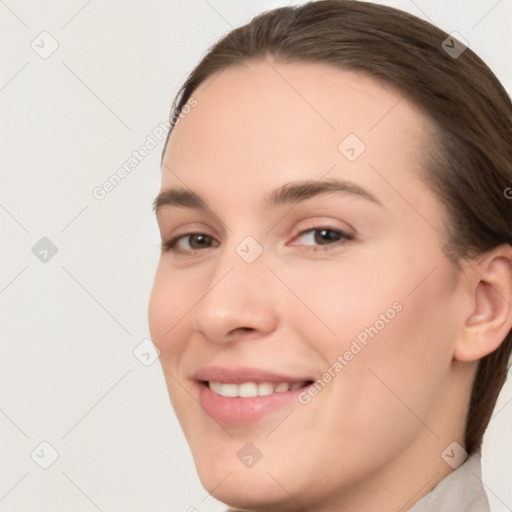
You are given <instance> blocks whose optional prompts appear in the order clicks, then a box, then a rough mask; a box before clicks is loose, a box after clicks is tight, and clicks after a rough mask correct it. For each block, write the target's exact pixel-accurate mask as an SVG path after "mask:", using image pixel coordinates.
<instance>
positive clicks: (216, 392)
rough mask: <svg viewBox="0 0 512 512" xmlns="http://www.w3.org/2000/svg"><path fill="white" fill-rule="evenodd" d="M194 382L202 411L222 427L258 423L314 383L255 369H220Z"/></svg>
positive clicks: (198, 376)
mask: <svg viewBox="0 0 512 512" xmlns="http://www.w3.org/2000/svg"><path fill="white" fill-rule="evenodd" d="M194 380H195V382H196V387H197V391H198V395H199V401H200V403H201V406H202V408H203V410H204V411H205V412H206V413H207V414H208V415H209V416H210V417H212V418H213V419H214V420H215V421H217V422H218V423H222V424H226V425H247V424H253V423H255V422H258V421H259V420H261V419H263V418H264V417H266V416H268V415H271V414H272V413H273V412H275V411H277V410H280V409H283V408H285V407H286V406H289V405H290V403H292V404H293V403H294V400H293V399H294V398H295V397H296V396H297V395H298V394H299V393H301V392H302V391H303V390H304V389H306V388H307V387H308V386H310V385H311V384H313V382H314V380H313V379H311V378H297V377H292V376H290V375H284V374H277V373H272V372H268V371H265V370H259V369H252V368H236V369H233V368H231V369H227V368H220V367H209V368H205V369H203V370H200V371H199V372H197V373H196V374H195V375H194ZM295 403H297V402H296V400H295Z"/></svg>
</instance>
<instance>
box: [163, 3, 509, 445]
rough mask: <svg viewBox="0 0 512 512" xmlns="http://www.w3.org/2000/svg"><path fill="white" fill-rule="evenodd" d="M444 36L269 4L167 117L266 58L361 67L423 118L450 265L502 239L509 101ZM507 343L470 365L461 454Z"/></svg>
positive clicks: (481, 423)
mask: <svg viewBox="0 0 512 512" xmlns="http://www.w3.org/2000/svg"><path fill="white" fill-rule="evenodd" d="M448 37H449V36H448V34H447V33H445V32H444V31H442V30H440V29H439V28H437V27H435V26H434V25H431V24H430V23H427V22H425V21H423V20H421V19H419V18H416V17H415V16H413V15H411V14H408V13H405V12H403V11H400V10H397V9H394V8H391V7H387V6H382V5H377V4H372V3H367V2H358V1H355V0H320V1H315V2H309V3H306V4H304V5H302V6H299V7H283V8H278V9H274V10H272V11H269V12H265V13H263V14H260V15H259V16H257V17H255V18H254V19H253V20H252V21H251V22H250V23H248V24H246V25H244V26H242V27H239V28H236V29H234V30H232V31H231V32H230V33H228V34H227V35H226V36H224V37H223V38H222V39H220V40H219V41H218V42H217V43H216V44H215V45H213V46H212V47H211V48H210V50H209V51H208V53H207V54H206V55H205V56H204V57H203V59H202V60H201V62H200V63H199V64H198V66H197V67H196V68H195V69H194V70H193V71H192V73H191V74H190V75H189V77H188V79H187V80H186V81H185V83H184V84H183V86H182V87H181V89H180V91H179V92H178V95H177V96H176V98H175V100H174V103H173V109H172V112H173V114H174V115H173V119H177V118H178V116H179V114H180V113H181V110H182V108H183V106H184V105H185V104H186V102H187V101H188V100H189V99H190V97H191V95H192V93H193V92H194V91H195V90H196V88H197V87H198V86H199V85H200V84H201V83H203V82H204V81H205V80H206V79H207V78H209V77H213V75H215V74H216V73H218V72H220V71H222V70H224V69H226V68H227V67H228V66H231V65H235V64H240V63H243V62H244V61H247V60H249V59H254V58H265V57H266V56H272V57H274V58H275V59H276V60H281V61H284V62H286V61H288V62H291V61H293V62H308V61H309V62H315V63H326V64H331V65H334V66H338V67H342V68H345V69H351V70H357V71H362V72H364V73H366V74H368V75H370V76H373V77H375V78H377V79H379V80H382V81H384V82H385V83H388V84H390V85H392V86H394V87H395V88H396V89H398V90H399V91H401V92H402V94H404V96H407V97H408V99H410V101H412V102H414V103H415V104H416V105H417V106H418V107H420V108H421V109H422V111H423V112H424V113H425V114H426V116H427V117H428V118H429V119H430V120H431V122H432V123H433V126H434V130H433V134H432V135H431V136H430V137H429V140H430V144H429V150H430V151H429V154H430V157H429V158H428V161H426V163H427V165H426V166H425V167H426V170H425V176H423V178H424V179H425V180H426V181H427V183H428V184H429V185H430V187H431V188H432V189H433V190H434V191H435V192H436V194H437V196H438V197H439V199H440V200H441V202H442V204H443V207H444V208H445V211H446V214H447V215H446V218H447V229H448V232H449V235H450V236H449V240H448V242H447V244H446V245H445V246H443V250H444V251H445V254H446V255H447V256H448V257H449V259H450V260H451V261H452V262H453V263H454V264H455V266H456V267H457V268H458V269H459V270H460V268H461V267H460V265H459V261H460V259H462V258H473V257H476V256H478V255H482V254H483V253H485V252H486V251H488V250H491V249H493V248H495V247H497V246H499V245H501V244H510V245H512V222H511V219H512V201H511V200H507V199H506V198H505V197H504V190H505V189H506V188H507V186H509V185H510V184H511V183H512V144H511V141H512V104H511V101H510V98H509V97H508V95H507V93H506V91H505V89H504V88H503V87H502V85H501V84H500V82H499V81H498V79H497V78H496V77H495V75H494V74H493V73H492V71H491V70H490V69H489V68H488V67H487V65H486V64H485V63H484V62H483V61H482V60H481V59H480V58H479V57H478V56H477V55H476V54H475V53H474V52H473V51H471V50H470V49H469V48H467V49H465V50H464V51H463V52H462V53H461V54H460V55H457V54H453V53H452V54H449V53H448V52H447V51H446V50H447V48H446V46H445V45H446V41H448V48H452V47H454V45H457V46H455V48H459V49H464V48H463V47H460V46H459V45H458V43H457V42H456V41H453V40H451V39H447V38H448ZM443 41H444V43H443ZM173 126H174V124H173V123H171V129H170V130H169V134H168V136H167V140H169V136H170V134H171V132H172V128H173ZM166 145H167V141H166ZM164 152H165V147H164ZM511 350H512V331H510V332H509V333H508V334H507V336H506V337H505V340H504V341H503V342H502V343H501V345H500V347H499V348H498V349H497V350H495V351H494V352H493V353H491V354H489V355H487V356H486V357H484V358H483V359H482V360H481V361H480V362H479V367H478V371H477V375H476V378H475V382H474V384H473V391H472V395H471V399H470V404H469V412H468V416H467V423H466V433H465V447H466V450H467V451H468V452H469V453H470V454H471V453H472V452H473V451H475V450H476V449H479V448H480V447H481V443H482V438H483V435H484V432H485V429H486V428H487V425H488V423H489V421H490V418H491V415H492V411H493V409H494V407H495V405H496V401H497V399H498V395H499V392H500V390H501V388H502V386H503V384H504V382H505V379H506V374H507V369H508V368H507V362H508V359H509V356H510V353H511Z"/></svg>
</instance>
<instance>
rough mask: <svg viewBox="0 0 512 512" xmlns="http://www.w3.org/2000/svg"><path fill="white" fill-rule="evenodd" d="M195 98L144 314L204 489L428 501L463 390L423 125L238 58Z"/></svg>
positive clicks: (284, 496)
mask: <svg viewBox="0 0 512 512" xmlns="http://www.w3.org/2000/svg"><path fill="white" fill-rule="evenodd" d="M193 97H194V101H195V102H196V103H195V106H194V107H193V108H189V109H186V111H187V112H188V113H187V114H186V115H184V116H183V117H182V118H181V119H180V121H179V123H178V125H177V126H176V128H175V130H174V132H173V133H172V136H171V137H170V140H169V144H168V146H167V150H166V153H165V158H164V165H163V173H162V190H161V195H160V197H159V200H158V202H157V220H158V225H159V229H160V232H161V237H162V240H163V241H164V242H167V241H171V240H174V241H173V242H170V243H169V246H170V248H169V249H164V250H162V254H161V259H160V262H159V266H158V270H157V273H156V277H155V282H154V287H153V291H152V296H151V300H150V307H149V322H150V330H151V335H152V339H153V341H154V343H155V344H156V345H157V347H158V348H159V349H160V351H161V355H160V360H161V364H162V367H163V369H164V375H165V379H166V382H167V387H168V391H169V395H170V398H171V401H172V404H173V406H174V409H175V411H176V414H177V416H178V419H179V421H180V423H181V426H182V428H183V430H184V433H185V435H186V438H187V440H188V442H189V444H190V447H191V450H192V453H193V456H194V459H195V463H196V466H197V470H198V473H199V476H200V478H201V481H202V482H203V484H204V485H205V487H206V488H207V489H208V490H209V491H211V492H212V494H213V495H214V496H215V497H216V498H218V499H219V500H221V501H224V502H226V503H228V504H230V505H232V506H238V507H241V508H254V509H258V510H260V509H261V510H274V509H275V510H280V511H284V510H295V509H299V510H300V509H301V508H300V507H304V508H308V507H310V506H312V504H314V506H315V507H316V508H314V510H324V508H325V510H330V509H329V506H332V504H334V503H336V504H338V505H340V507H341V505H347V506H348V504H352V505H356V504H357V503H359V501H358V499H363V498H362V497H361V496H363V494H364V496H363V497H364V498H365V500H363V501H361V503H362V502H365V503H369V502H371V500H372V499H375V500H382V499H384V500H388V499H389V500H391V501H392V499H393V496H395V501H399V500H401V501H402V502H401V505H402V506H404V505H405V503H406V502H407V499H410V500H413V501H415V500H417V499H418V497H420V496H421V492H422V489H423V493H424V492H425V490H426V489H427V488H428V485H429V480H430V483H432V478H433V477H434V478H436V475H437V477H438V478H437V479H438V480H439V479H440V477H441V476H442V475H441V473H439V471H440V472H443V471H446V468H448V466H447V465H446V464H444V463H443V461H442V459H441V452H442V451H443V449H444V448H445V447H446V446H448V445H449V444H450V443H451V442H452V441H454V440H456V439H458V437H457V436H459V435H460V432H461V431H460V429H461V424H462V418H463V414H462V412H463V411H462V409H463V407H462V408H461V406H458V407H457V408H455V407H454V403H457V402H458V403H460V400H461V399H463V397H464V395H463V393H466V392H467V389H464V390H461V389H460V386H457V385H454V383H455V381H454V380H453V375H452V373H453V361H452V350H453V343H454V338H455V336H456V330H455V325H454V320H453V319H454V318H456V315H455V313H456V311H455V304H457V300H456V298H455V294H456V293H458V292H457V289H456V288H455V287H454V286H453V282H452V277H453V267H452V266H451V264H450V262H449V261H448V260H447V258H446V257H445V256H444V254H443V252H442V249H441V248H442V245H443V244H444V243H445V238H444V236H445V235H444V233H445V231H444V227H443V226H444V214H443V213H442V210H441V207H440V205H439V203H438V202H437V200H436V198H435V196H434V195H433V193H432V192H431V191H430V190H429V189H428V188H427V187H426V185H425V184H424V182H422V181H421V180H420V178H419V177H418V175H417V171H418V170H419V168H420V165H421V156H420V151H421V150H422V144H423V142H424V140H425V137H426V135H425V127H426V126H427V124H426V121H425V119H424V117H423V116H422V115H421V114H420V112H419V111H418V110H417V109H416V108H415V107H414V106H413V105H412V104H411V103H409V102H408V101H407V100H406V99H404V98H403V97H402V95H401V94H399V93H396V92H394V91H392V90H391V89H390V88H387V87H384V86H382V85H381V84H379V83H378V82H376V81H374V80H373V79H371V78H369V77H366V76H364V75H361V74H356V73H354V72H349V71H343V70H340V69H338V68H333V67H330V66H328V65H321V64H310V63H286V64H284V63H278V62H275V61H270V62H269V63H267V62H264V61H262V60H261V61H253V62H251V63H246V64H244V65H241V66H234V67H231V68H228V69H226V70H224V71H223V72H221V73H220V74H219V75H218V76H216V77H215V79H214V80H211V78H210V80H208V82H207V83H206V84H202V85H201V86H200V87H199V89H198V90H197V91H196V92H195V93H194V94H193ZM171 190H174V191H175V193H172V192H171ZM198 199H199V200H198ZM312 382H313V383H315V384H313V385H310V384H311V383H312ZM461 411H462V412H461ZM453 425H455V427H454V426H453ZM404 468H405V469H404ZM425 468H428V469H427V470H425ZM432 468H435V469H432ZM439 468H441V469H439ZM443 468H444V469H443ZM430 469H432V471H430ZM448 470H449V468H448ZM436 471H438V473H436ZM434 473H436V474H434ZM383 478H384V480H383ZM397 478H398V479H400V480H397ZM425 486H427V488H425ZM379 489H380V491H379ZM384 489H385V490H386V491H383V490H384ZM369 491H373V492H374V493H375V495H374V494H373V492H370V494H369ZM418 492H419V493H420V494H419V495H418V494H417V493H418ZM383 495H385V498H383V497H382V496H383ZM415 495H416V498H414V496H415ZM358 496H359V498H358ZM376 502H377V501H376ZM376 502H374V508H373V509H372V510H375V503H376ZM378 502H379V503H381V501H378ZM411 503H412V502H411ZM299 504H300V505H299ZM329 504H330V505H329ZM322 507H324V508H322ZM398 508H400V507H398ZM398 508H397V510H398ZM340 510H341V508H340ZM343 510H345V509H343ZM358 510H366V509H365V508H363V507H362V506H361V508H359V509H358ZM382 510H384V508H382Z"/></svg>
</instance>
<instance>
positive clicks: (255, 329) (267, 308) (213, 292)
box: [191, 248, 279, 343]
mask: <svg viewBox="0 0 512 512" xmlns="http://www.w3.org/2000/svg"><path fill="white" fill-rule="evenodd" d="M224 251H225V254H223V255H222V256H220V257H219V260H218V262H217V265H216V267H215V271H213V272H212V274H211V279H210V280H209V283H208V287H207V288H206V289H205V293H204V295H203V296H202V298H201V299H200V301H199V302H198V304H197V305H196V307H195V308H194V309H193V310H192V311H191V315H192V327H193V328H194V329H195V330H197V331H199V332H201V333H202V334H203V336H205V337H206V338H207V339H208V340H209V341H211V342H214V343H229V342H233V341H235V340H236V339H240V338H258V337H262V336H264V335H265V334H269V333H271V332H272V331H273V330H275V329H276V326H277V323H278V315H279V313H278V307H277V304H276V300H277V294H274V293H273V290H274V287H275V286H276V282H275V281H276V280H275V279H274V282H272V277H274V276H273V275H272V273H271V272H270V270H269V269H268V268H267V267H266V265H265V263H264V261H265V258H264V254H262V255H261V256H260V257H259V258H258V259H257V260H256V261H254V262H252V263H247V262H246V261H244V260H243V259H242V258H241V257H240V256H239V255H238V254H237V253H236V251H235V250H234V249H233V250H232V251H229V250H227V248H226V249H225V250H224Z"/></svg>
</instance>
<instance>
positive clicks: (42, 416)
mask: <svg viewBox="0 0 512 512" xmlns="http://www.w3.org/2000/svg"><path fill="white" fill-rule="evenodd" d="M289 3H290V2H285V1H278V0H275V1H271V0H266V1H258V2H256V1H254V0H253V1H244V2H240V1H239V0H209V1H208V2H207V1H206V0H190V1H188V2H179V3H178V2H177V1H176V0H172V1H163V0H161V1H156V0H150V1H142V0H138V1H126V0H125V1H121V0H111V1H103V2H100V1H98V0H92V1H91V0H89V1H84V0H72V1H70V0H68V1H63V0H62V1H53V2H51V1H50V2H29V1H25V0H20V1H16V0H5V1H1V2H0V52H1V66H0V109H1V118H0V119H1V128H0V130H1V133H0V154H1V166H0V173H1V177H0V179H1V181H0V229H1V266H0V311H1V313H0V314H1V317H0V329H1V331H0V343H1V356H0V380H1V381H0V511H2V512H3V511H52V512H59V511H68V510H73V511H95V510H100V511H103V512H107V511H112V512H114V511H123V512H131V511H146V510H151V511H155V512H160V511H162V512H163V511H166V512H169V511H172V512H174V511H175V512H179V511H183V512H185V511H187V509H189V507H195V508H196V510H197V511H199V512H207V511H220V510H224V509H225V507H224V506H222V505H221V504H219V503H217V502H215V500H213V499H212V498H211V497H208V494H207V492H206V491H205V490H204V489H203V488H202V487H201V485H200V483H199V481H198V479H197V476H196V473H195V469H194V466H193V461H192V458H191V456H190V454H189V451H188V447H187V445H186V443H185V440H184V437H183V435H182V433H181V431H180V429H179V426H178V424H177V421H176V419H175V416H174V414H173V412H172V409H171V407H170V403H169V400H168V396H167V391H166V389H165V383H164V378H163V375H162V371H161V368H160V366H159V364H158V361H156V362H155V363H154V364H152V365H150V366H144V365H143V364H142V363H141V362H140V361H139V360H138V359H137V358H136V357H135V356H134V354H133V350H134V348H135V347H136V346H137V345H138V344H139V343H141V341H142V340H143V339H145V338H147V337H149V331H148V326H147V303H148V297H149V293H150V290H151V285H152V279H153V274H154V271H155V267H156V263H157V260H158V256H159V238H158V232H157V229H156V223H155V221H154V217H153V213H152V208H151V207H152V200H153V198H154V196H155V195H156V193H157V192H158V188H159V180H160V168H159V159H160V153H161V150H162V143H159V145H158V146H157V148H155V149H154V150H153V151H151V153H150V154H149V155H148V156H147V157H146V158H145V159H144V160H142V161H141V162H140V163H139V164H138V166H137V167H136V168H135V169H133V171H132V172H131V173H130V174H129V175H128V176H127V177H126V178H125V179H124V180H123V181H122V182H121V183H120V184H119V185H118V186H117V187H116V188H115V189H114V190H113V191H111V192H110V193H109V194H108V195H107V196H106V197H105V199H103V200H102V201H100V200H97V199H95V198H94V197H93V195H92V191H93V189H94V188H95V187H97V186H101V184H102V183H104V182H105V181H106V180H107V179H108V178H109V176H111V175H112V174H113V173H114V172H115V171H116V169H118V168H119V167H120V166H121V165H122V164H123V163H125V162H126V161H127V159H128V158H129V157H130V156H131V154H132V152H133V151H135V150H137V149H138V148H139V147H140V146H142V145H143V144H144V142H145V141H146V138H147V136H148V135H149V134H151V133H152V132H153V130H154V129H155V128H157V127H158V125H159V124H160V123H162V122H163V121H165V120H166V119H167V117H168V115H169V109H170V106H171V102H172V99H173V97H174V95H175V93H176V92H177V90H178V87H179V85H180V84H181V82H182V81H183V80H184V79H185V77H186V76H187V74H188V72H189V71H190V70H191V69H192V67H193V66H194V65H195V64H196V63H197V62H198V60H199V58H200V57H201V55H202V54H203V53H204V52H205V51H206V49H207V48H208V47H209V46H210V45H211V44H212V43H213V42H214V41H215V40H216V39H218V38H219V37H220V36H221V35H223V34H224V33H226V32H227V31H229V30H230V29H231V28H232V27H235V26H237V25H240V24H242V23H245V22H247V21H248V20H249V19H250V18H251V17H252V16H253V15H255V14H257V13H259V12H261V11H264V10H267V9H269V8H273V7H277V6H282V5H287V4H289ZM294 3H296V4H297V3H302V2H294ZM382 3H387V4H390V5H393V6H395V7H400V8H402V9H404V10H407V11H410V12H412V13H413V14H416V15H418V16H420V17H423V18H426V19H429V20H430V21H432V22H434V23H435V24H437V25H439V26H440V27H441V28H443V29H445V30H447V31H448V32H452V31H457V32H459V33H460V34H461V35H462V36H463V37H464V38H465V39H466V40H467V41H468V42H469V46H470V47H471V48H472V49H473V50H475V51H476V52H477V53H478V54H479V55H480V56H481V57H482V58H483V59H484V60H485V61H486V62H487V63H488V64H489V65H490V67H491V68H492V69H493V70H494V72H495V73H496V74H497V76H498V77H499V78H500V80H501V81H502V82H503V83H504V85H505V87H506V88H507V89H508V90H509V91H511V90H512V88H511V85H512V71H511V66H510V55H511V50H512V31H511V30H510V20H511V19H512V2H511V1H510V0H501V1H497V0H490V1H488V0H479V1H477V0H473V1H472V2H469V1H462V0H460V1H452V2H446V1H439V0H436V1H427V0H415V1H414V2H413V1H412V0H404V1H400V2H398V1H397V2H382ZM43 31H47V32H49V33H50V34H51V36H52V37H53V38H54V39H55V40H56V41H57V42H58V45H59V47H58V49H57V50H56V51H55V52H54V53H53V54H52V55H51V56H49V57H48V58H47V59H43V58H41V57H40V56H39V55H38V54H37V53H36V52H35V51H34V50H33V49H32V48H31V43H32V41H34V40H35V43H34V44H38V45H39V46H40V47H42V46H44V47H45V48H46V49H49V48H50V47H51V46H50V45H51V40H50V39H45V40H44V41H43V42H41V38H40V37H39V39H38V36H39V34H40V33H41V32H43ZM41 37H48V36H41ZM40 51H42V48H41V50H40ZM42 237H48V238H49V239H50V240H51V241H52V243H53V244H55V246H56V247H57V249H58V252H57V253H56V254H55V256H53V257H52V258H51V259H49V260H48V261H47V262H46V263H44V262H41V261H40V260H39V259H38V258H36V256H35V255H34V254H33V252H32V247H33V246H34V245H35V244H36V242H38V241H39V240H40V239H41V238H42ZM510 401H512V386H511V385H510V383H509V384H508V385H507V387H506V389H505V391H504V392H503V393H502V396H501V398H500V402H499V404H498V407H497V409H496V411H495V416H494V418H493V420H492V423H491V426H490V429H489V430H488V433H487V435H486V440H485V445H484V451H483V480H484V482H485V484H486V486H487V487H486V489H487V492H488V494H489V499H490V501H491V504H492V510H493V512H498V511H499V512H501V511H507V510H512V486H511V483H512V476H511V472H510V470H509V464H510V460H511V458H510V456H511V452H512V441H511V440H510V434H509V432H510V431H511V428H510V427H511V425H512V404H511V403H509V402H510ZM42 441H46V442H48V443H50V444H51V445H52V446H53V447H54V448H55V449H56V451H57V452H58V459H57V460H56V461H55V463H53V464H52V465H51V466H50V467H49V468H48V469H42V468H40V467H39V465H38V464H36V462H35V461H34V460H33V459H32V458H31V455H30V454H31V453H32V452H33V450H34V449H36V451H35V454H36V455H34V458H35V459H36V460H38V461H39V462H40V463H44V460H43V459H44V458H45V457H46V458H48V457H49V456H50V450H49V449H48V448H47V447H46V448H45V446H44V445H43V446H42V447H39V444H40V443H41V442H42ZM38 447H39V448H38ZM41 450H42V451H41ZM37 454H39V458H38V456H37ZM190 510H191V509H190Z"/></svg>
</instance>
